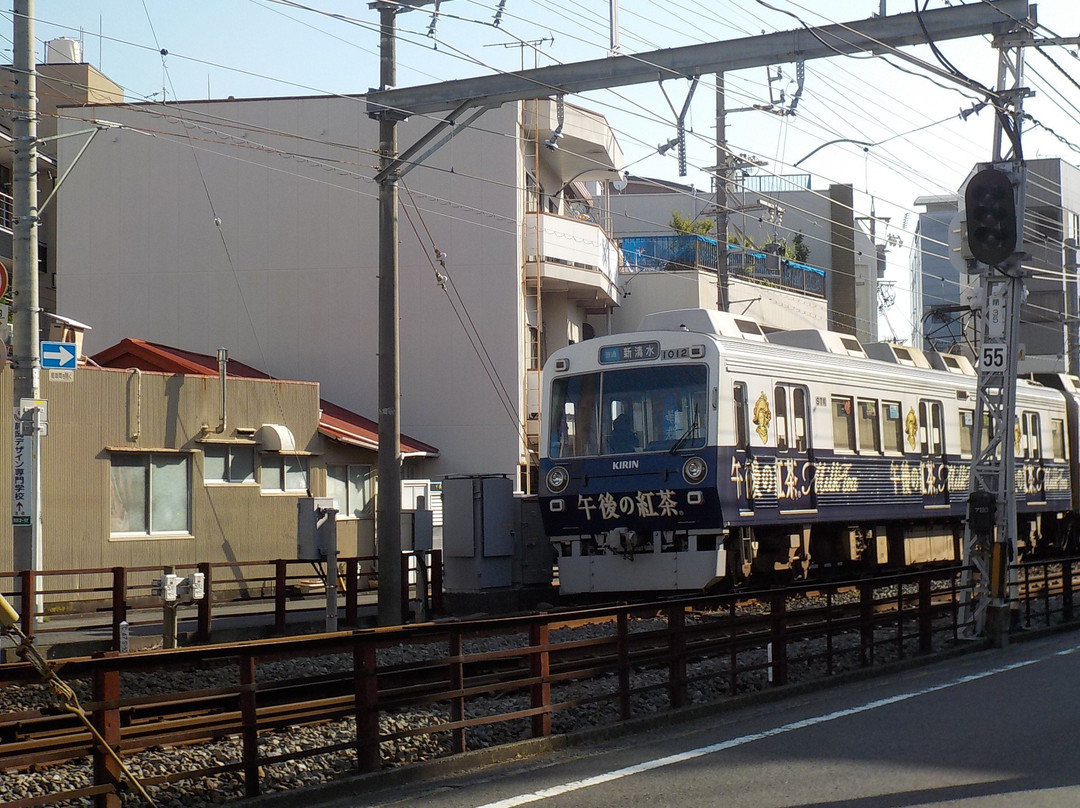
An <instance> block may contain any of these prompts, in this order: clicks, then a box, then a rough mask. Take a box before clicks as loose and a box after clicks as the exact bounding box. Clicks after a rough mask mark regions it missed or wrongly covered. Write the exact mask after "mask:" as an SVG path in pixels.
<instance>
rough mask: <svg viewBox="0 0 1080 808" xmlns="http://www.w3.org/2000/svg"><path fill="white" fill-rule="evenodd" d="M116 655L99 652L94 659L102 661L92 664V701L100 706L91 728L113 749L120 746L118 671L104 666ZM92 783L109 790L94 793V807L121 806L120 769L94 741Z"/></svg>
mask: <svg viewBox="0 0 1080 808" xmlns="http://www.w3.org/2000/svg"><path fill="white" fill-rule="evenodd" d="M116 656H117V652H116V651H106V652H104V653H102V652H98V653H96V654H94V658H95V659H98V660H102V663H101V664H98V665H95V666H94V674H93V677H92V679H93V685H92V686H93V689H94V701H95V702H97V704H98V705H99V706H98V707H97V708H96V709H95V710H94V713H93V715H92V716H91V721H92V722H93V725H94V729H96V730H97V731H98V732H99V733H101V737H102V738H103V739H104V740H105V743H107V744H108V745H109V746H111V747H112V748H113V749H117V748H118V747H119V745H120V708H119V706H118V704H117V702H118V701H119V700H120V672H119V671H118V670H116V669H115V668H109V667H106V665H107V664H108V663H105V662H104V660H106V659H111V658H114V657H116ZM93 769H94V785H95V786H108V787H109V789H110V790H109V791H107V792H105V793H104V794H97V795H95V797H94V805H95V806H96V808H120V805H121V802H122V800H121V798H120V792H119V788H120V782H121V778H122V777H123V771H122V770H121V768H120V764H119V763H117V762H116V761H115V760H114V759H113V757H112V755H110V754H109V753H108V752H106V751H105V750H104V749H102V748H101V746H100V744H94V752H93Z"/></svg>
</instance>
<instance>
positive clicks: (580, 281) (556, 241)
mask: <svg viewBox="0 0 1080 808" xmlns="http://www.w3.org/2000/svg"><path fill="white" fill-rule="evenodd" d="M538 229H539V237H538V234H537V230H538ZM525 238H526V250H527V255H528V257H529V258H528V260H529V262H536V263H538V264H540V265H542V268H541V273H542V276H543V277H550V278H559V279H561V280H563V281H566V282H567V283H569V284H573V285H575V286H578V287H583V288H588V289H591V290H596V291H600V292H602V293H604V294H605V295H606V296H607V297H608V298H609V299H610V300H612V301H613V300H615V299H616V297H617V289H618V276H619V248H618V247H617V246H616V245H615V242H613V241H612V240H611V239H610V238H609V237H608V235H607V233H606V232H604V229H603V228H602V227H600V225H598V224H596V223H594V222H591V221H587V220H583V219H573V218H570V217H567V216H557V215H555V214H551V213H537V214H530V215H529V216H528V217H527V218H526V234H525Z"/></svg>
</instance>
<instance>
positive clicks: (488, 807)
mask: <svg viewBox="0 0 1080 808" xmlns="http://www.w3.org/2000/svg"><path fill="white" fill-rule="evenodd" d="M1078 650H1080V645H1078V646H1074V647H1073V648H1066V649H1065V650H1063V651H1055V652H1054V653H1053V654H1051V655H1049V656H1046V657H1039V658H1036V659H1027V660H1024V661H1022V662H1014V663H1012V664H1011V665H1003V666H1001V667H999V668H993V669H991V670H987V671H983V672H982V673H973V674H971V675H970V676H962V677H960V678H959V679H954V680H953V681H951V682H945V683H944V684H940V685H934V686H933V687H926V688H922V689H921V690H912V691H910V692H908V693H900V694H898V695H896V696H890V697H889V698H887V699H877V700H876V701H871V702H867V703H866V704H861V705H859V706H858V707H849V708H848V709H846V710H837V711H836V712H833V713H827V714H825V715H819V716H815V717H813V718H804V719H803V720H802V721H793V722H792V723H790V724H785V725H784V726H782V727H775V728H773V729H767V730H764V731H763V732H755V733H753V734H751V735H743V736H742V737H740V738H732V739H730V740H727V741H721V742H720V743H714V744H710V745H708V746H701V747H698V748H697V749H691V750H689V751H687V752H680V753H679V754H677V755H669V756H667V757H662V758H658V759H657V760H649V761H645V762H644V763H638V764H637V765H636V766H627V767H626V768H623V769H615V770H614V771H610V772H605V773H603V774H598V775H596V776H595V777H588V778H586V779H584V780H573V781H571V782H569V783H563V784H562V785H558V786H552V787H551V788H542V789H540V790H539V791H533V792H531V793H529V794H519V795H518V796H516V797H507V798H506V799H502V800H498V801H496V802H488V803H484V804H483V805H478V806H476V808H517V806H519V805H528V804H529V803H533V802H539V801H540V800H545V799H547V798H548V797H558V796H560V795H561V794H569V793H572V792H574V791H580V790H582V789H584V788H589V787H591V786H598V785H600V784H602V783H610V782H612V781H613V780H620V779H622V778H623V777H630V776H632V775H635V774H641V773H642V772H647V771H652V770H653V769H660V768H663V767H664V766H672V765H674V764H676V763H682V762H684V761H687V760H693V759H694V758H699V757H703V756H705V755H711V754H713V753H714V752H723V751H724V750H725V749H734V748H735V747H736V746H742V745H744V744H748V743H753V742H754V741H760V740H762V739H763V738H771V737H773V736H774V735H782V734H784V733H785V732H791V731H793V730H797V729H805V728H806V727H813V726H816V725H817V724H824V723H826V722H828V721H835V720H836V719H838V718H846V717H848V716H851V715H858V714H859V713H865V712H868V711H870V710H876V709H878V708H879V707H887V706H888V705H890V704H896V703H898V702H901V701H907V700H908V699H913V698H917V697H918V696H925V695H927V694H929V693H936V692H938V691H940V690H947V689H948V688H950V687H956V686H957V685H962V684H967V683H968V682H975V681H978V680H979V679H985V678H987V677H989V676H996V675H997V674H999V673H1006V672H1008V671H1012V670H1016V669H1017V668H1023V667H1026V666H1027V665H1034V664H1035V663H1037V662H1043V661H1045V660H1046V659H1049V658H1050V657H1053V656H1065V655H1066V654H1071V653H1073V652H1075V651H1078Z"/></svg>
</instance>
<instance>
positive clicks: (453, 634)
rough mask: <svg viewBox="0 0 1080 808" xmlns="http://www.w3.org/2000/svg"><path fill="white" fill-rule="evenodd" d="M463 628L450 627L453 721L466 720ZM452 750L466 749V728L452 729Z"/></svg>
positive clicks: (451, 706) (455, 751)
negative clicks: (463, 693)
mask: <svg viewBox="0 0 1080 808" xmlns="http://www.w3.org/2000/svg"><path fill="white" fill-rule="evenodd" d="M461 648H462V643H461V630H460V629H458V628H451V629H450V642H449V647H448V649H447V650H448V651H449V655H450V660H449V664H450V693H451V694H452V695H451V696H450V720H451V721H452V722H455V723H456V722H458V721H464V720H465V696H463V695H462V690H463V688H464V687H465V660H464V659H463V658H462V656H461ZM450 744H451V749H450V751H451V752H453V753H454V754H459V753H461V752H464V751H465V728H464V727H459V728H458V729H455V730H451V731H450Z"/></svg>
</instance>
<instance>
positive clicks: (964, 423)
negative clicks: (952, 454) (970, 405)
mask: <svg viewBox="0 0 1080 808" xmlns="http://www.w3.org/2000/svg"><path fill="white" fill-rule="evenodd" d="M974 441H975V411H974V410H960V455H961V456H962V457H971V447H972V444H973V443H974Z"/></svg>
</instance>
